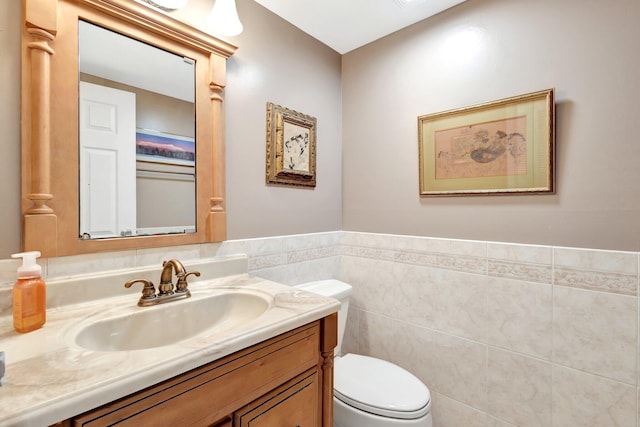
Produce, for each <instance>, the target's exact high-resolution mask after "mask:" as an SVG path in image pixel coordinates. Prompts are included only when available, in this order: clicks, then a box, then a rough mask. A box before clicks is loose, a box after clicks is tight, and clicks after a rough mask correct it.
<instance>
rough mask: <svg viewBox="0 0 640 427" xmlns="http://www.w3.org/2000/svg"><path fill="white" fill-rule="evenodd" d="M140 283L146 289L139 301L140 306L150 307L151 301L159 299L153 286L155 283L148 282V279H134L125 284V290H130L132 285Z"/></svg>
mask: <svg viewBox="0 0 640 427" xmlns="http://www.w3.org/2000/svg"><path fill="white" fill-rule="evenodd" d="M138 282H140V283H143V284H144V288H142V296H141V297H140V299H139V300H138V305H140V306H142V305H148V304H149V301H150V300H153V299H155V298H156V297H157V295H156V288H155V286H153V282H151V281H150V280H146V279H133V280H129V281H128V282H126V283H125V284H124V287H125V288H130V287H131V285H133V284H134V283H138Z"/></svg>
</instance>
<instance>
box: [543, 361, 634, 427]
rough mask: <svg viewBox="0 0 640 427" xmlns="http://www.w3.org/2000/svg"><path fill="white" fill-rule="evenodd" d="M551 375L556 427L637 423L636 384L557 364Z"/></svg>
mask: <svg viewBox="0 0 640 427" xmlns="http://www.w3.org/2000/svg"><path fill="white" fill-rule="evenodd" d="M552 375H553V382H552V390H553V391H552V393H553V412H552V419H553V424H552V425H553V426H554V427H566V426H589V427H632V426H635V425H636V417H637V409H636V406H637V397H636V388H635V387H633V386H630V385H628V384H624V383H620V382H617V381H613V380H609V379H606V378H603V377H600V376H596V375H591V374H587V373H585V372H581V371H577V370H574V369H570V368H565V367H562V366H558V365H555V366H554V367H553V374H552Z"/></svg>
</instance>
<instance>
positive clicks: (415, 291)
mask: <svg viewBox="0 0 640 427" xmlns="http://www.w3.org/2000/svg"><path fill="white" fill-rule="evenodd" d="M236 253H246V254H247V255H248V265H249V267H248V268H249V271H250V273H252V274H255V275H258V276H261V277H264V278H268V279H271V280H275V281H278V282H281V283H285V284H289V285H293V284H296V283H301V282H305V281H310V280H318V279H326V278H339V279H342V280H344V281H346V282H349V283H351V284H352V285H353V287H354V293H353V297H352V300H351V301H352V305H351V310H350V313H349V319H348V321H347V333H346V336H345V342H344V346H343V351H344V352H358V353H362V354H368V355H373V356H377V357H381V358H384V359H387V360H391V361H393V362H395V363H397V364H399V365H400V366H403V367H405V368H407V369H409V370H410V371H412V372H413V373H415V374H416V375H417V376H418V377H419V378H420V379H422V380H423V381H424V382H425V383H426V384H427V385H428V386H429V388H430V390H431V393H432V399H433V416H434V427H449V426H455V427H460V426H464V427H473V426H492V427H504V426H512V425H518V426H545V427H546V426H572V427H573V426H589V427H594V426H607V427H610V426H624V427H630V426H637V425H638V421H637V418H638V409H637V408H638V390H639V389H638V385H639V384H640V383H639V381H638V377H639V369H638V353H639V351H638V294H637V289H638V264H639V254H638V253H637V252H613V251H600V250H588V249H573V248H564V247H550V246H533V245H520V244H518V245H515V244H505V243H493V242H484V241H465V240H450V239H435V238H424V237H410V236H399V235H387V234H371V233H355V232H329V233H317V234H301V235H292V236H280V237H269V238H260V239H247V240H231V241H227V242H224V243H222V244H206V245H191V246H183V247H175V248H157V249H145V250H139V251H126V252H114V253H109V254H100V255H88V256H76V257H64V258H56V259H47V260H43V262H42V265H43V267H45V274H46V275H47V277H59V276H67V275H73V274H84V273H91V272H96V271H100V270H109V269H116V268H127V267H135V266H143V265H156V264H157V265H158V270H159V269H160V267H159V266H160V263H161V262H162V260H163V259H167V258H179V259H181V260H184V261H188V260H190V259H197V258H201V257H211V256H224V255H231V254H236ZM16 266H17V262H16V261H14V260H3V261H0V283H4V285H3V286H0V294H1V295H0V301H1V303H0V311H4V310H3V308H4V309H5V310H6V309H8V308H9V307H10V297H9V295H10V283H11V281H12V280H13V277H14V274H15V273H14V271H15V270H14V268H15V267H16Z"/></svg>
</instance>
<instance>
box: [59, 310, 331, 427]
mask: <svg viewBox="0 0 640 427" xmlns="http://www.w3.org/2000/svg"><path fill="white" fill-rule="evenodd" d="M336 341H337V314H336V313H334V314H331V315H329V316H327V317H325V318H323V319H321V320H318V321H315V322H312V323H309V324H307V325H305V326H302V327H299V328H297V329H294V330H292V331H289V332H286V333H284V334H281V335H278V336H276V337H274V338H271V339H269V340H266V341H263V342H261V343H259V344H255V345H253V346H251V347H249V348H246V349H244V350H241V351H238V352H236V353H233V354H231V355H229V356H226V357H224V358H222V359H219V360H216V361H214V362H211V363H209V364H207V365H204V366H201V367H199V368H196V369H193V370H191V371H189V372H186V373H184V374H181V375H178V376H176V377H174V378H171V379H169V380H166V381H164V382H162V383H159V384H156V385H154V386H151V387H149V388H147V389H144V390H141V391H139V392H137V393H134V394H131V395H129V396H126V397H124V398H122V399H119V400H117V401H115V402H112V403H109V404H106V405H104V406H101V407H99V408H97V409H94V410H91V411H88V412H85V413H84V414H81V415H78V416H75V417H73V418H71V419H70V420H67V421H65V422H63V423H61V424H62V425H63V426H91V427H100V426H110V425H114V424H117V425H118V426H180V427H186V426H207V427H249V426H251V427H273V426H278V427H297V426H299V427H332V426H333V349H334V348H335V345H336ZM140 369H141V370H144V366H140Z"/></svg>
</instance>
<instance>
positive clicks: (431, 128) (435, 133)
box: [418, 89, 555, 197]
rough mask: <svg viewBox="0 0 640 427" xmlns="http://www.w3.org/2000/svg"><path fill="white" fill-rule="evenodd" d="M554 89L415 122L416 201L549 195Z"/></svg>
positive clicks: (552, 183) (552, 179) (551, 188)
mask: <svg viewBox="0 0 640 427" xmlns="http://www.w3.org/2000/svg"><path fill="white" fill-rule="evenodd" d="M554 116H555V114H554V90H553V89H548V90H543V91H539V92H533V93H529V94H526V95H519V96H515V97H511V98H506V99H502V100H499V101H493V102H489V103H485V104H480V105H476V106H472V107H466V108H460V109H457V110H450V111H445V112H441V113H435V114H429V115H424V116H420V117H418V152H419V179H420V196H426V197H429V196H458V195H473V194H481V195H494V194H516V193H554V192H555V170H554V169H555V167H554V163H555V160H554V158H555V132H554V120H555V117H554Z"/></svg>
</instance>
